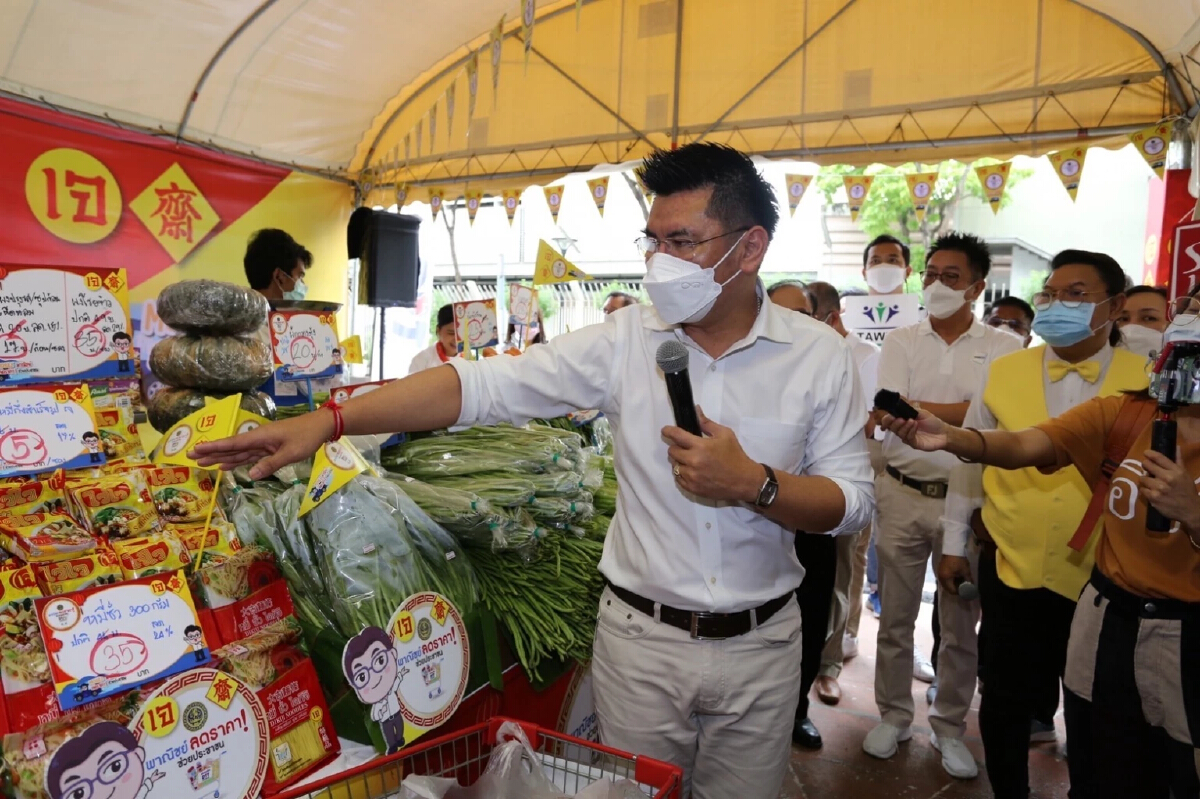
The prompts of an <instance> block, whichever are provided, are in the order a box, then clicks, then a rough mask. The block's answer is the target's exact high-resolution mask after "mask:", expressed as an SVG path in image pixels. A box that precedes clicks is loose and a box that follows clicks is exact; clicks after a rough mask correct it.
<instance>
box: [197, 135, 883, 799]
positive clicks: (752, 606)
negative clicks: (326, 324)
mask: <svg viewBox="0 0 1200 799" xmlns="http://www.w3.org/2000/svg"><path fill="white" fill-rule="evenodd" d="M640 177H641V179H642V182H643V184H644V185H645V186H646V188H647V189H648V190H649V191H651V192H653V193H654V194H655V201H654V205H653V207H652V209H651V212H650V217H649V219H648V221H647V224H646V229H645V236H643V237H642V238H641V239H639V242H638V243H639V246H640V248H641V250H642V252H643V253H644V254H646V255H647V256H649V257H648V258H647V275H646V280H645V282H644V284H643V285H644V286H645V288H646V291H647V293H648V294H649V296H650V299H651V301H652V303H653V306H646V305H639V306H634V307H630V308H622V309H621V310H619V311H617V312H615V313H613V314H611V315H610V316H609V317H608V318H607V320H606V321H605V323H604V324H600V325H593V326H591V327H586V328H583V329H581V330H576V331H574V332H571V333H567V334H565V335H562V336H558V337H557V338H555V339H554V340H553V341H551V342H550V343H549V344H546V345H544V346H540V347H533V348H531V349H530V350H529V351H528V352H526V353H525V354H524V355H522V356H521V357H520V358H490V359H486V360H482V361H465V360H460V359H454V360H452V361H451V362H450V365H451V366H452V367H453V368H452V369H429V370H426V371H424V372H420V373H418V374H415V375H412V376H410V377H407V378H405V379H403V380H399V381H396V382H394V383H390V384H388V385H386V386H384V387H382V388H380V389H379V390H377V391H373V392H371V393H369V394H365V395H361V396H358V397H354V398H352V399H351V400H350V401H348V402H347V403H346V404H345V406H343V407H342V408H340V409H333V408H327V409H322V410H320V411H317V412H316V413H315V414H311V415H309V416H306V417H297V418H294V419H290V420H285V421H281V422H275V423H272V424H270V425H264V426H263V427H260V428H258V429H257V430H255V431H252V432H250V433H246V434H243V435H241V436H238V437H235V438H233V439H228V440H226V441H222V442H216V443H214V444H211V445H206V446H203V447H200V448H198V449H197V451H196V455H197V456H198V457H201V458H203V462H204V463H206V464H209V465H211V464H216V463H223V464H225V465H226V466H231V465H232V464H235V463H237V464H241V463H252V462H256V464H255V466H254V467H253V468H252V469H251V475H252V476H253V477H255V478H262V477H265V476H266V475H269V474H271V473H273V472H274V471H276V470H277V469H279V468H280V467H281V466H282V465H284V464H285V463H289V462H293V461H296V460H299V459H301V458H305V457H308V456H309V455H310V454H311V453H313V452H314V451H315V450H316V449H317V448H318V447H320V446H321V445H322V444H323V442H325V441H327V440H328V439H329V438H330V437H331V436H332V435H333V434H334V431H335V430H337V429H339V427H340V428H341V429H342V431H343V432H344V433H345V434H347V435H358V434H362V433H366V432H368V431H380V432H383V431H393V432H394V431H416V430H431V429H437V428H442V427H448V426H451V425H456V424H457V425H471V424H492V423H495V422H500V421H513V422H517V423H521V422H525V421H527V420H529V419H531V418H543V417H554V416H559V415H562V414H564V413H566V412H568V411H573V410H576V409H578V408H595V409H598V410H600V411H601V412H603V413H604V415H605V416H606V417H608V420H609V422H610V424H611V425H612V427H613V433H614V438H615V442H616V452H615V466H616V472H617V476H618V478H619V486H620V487H619V493H618V500H617V510H616V514H615V516H614V517H613V523H612V527H611V528H610V530H609V534H608V538H607V540H606V541H605V545H604V554H603V557H602V559H601V562H600V570H601V571H602V572H603V573H604V576H605V577H606V578H607V579H608V581H609V583H610V587H609V588H608V589H606V590H605V592H604V594H603V597H602V599H601V601H600V613H599V619H598V626H597V631H596V641H595V645H594V651H593V655H594V657H593V661H592V678H593V690H594V693H595V697H596V711H597V715H598V717H599V720H600V728H601V734H602V737H603V739H604V741H605V742H606V743H608V744H610V745H612V746H614V747H617V748H620V749H624V750H627V751H631V752H637V753H639V754H644V755H648V756H650V757H655V758H659V759H662V760H667V761H670V762H672V763H676V764H679V765H680V766H682V767H683V768H684V772H685V775H686V776H685V782H686V785H685V786H684V794H685V795H686V794H687V793H688V791H689V790H690V792H691V794H692V795H693V796H695V797H697V799H729V797H739V799H774V797H776V796H778V793H779V790H780V787H781V785H782V782H783V777H784V774H785V773H786V771H787V763H788V754H789V751H790V740H789V736H788V732H789V730H790V729H791V721H792V719H793V714H794V712H795V709H796V704H797V700H798V698H799V697H798V694H799V683H800V674H799V672H800V612H799V610H798V609H797V606H796V602H795V599H794V598H793V596H794V592H795V589H796V587H797V586H798V585H799V584H800V582H801V580H802V579H803V577H804V572H803V569H802V568H801V567H800V565H799V563H798V562H797V560H796V556H795V553H794V551H793V533H792V532H791V531H792V530H795V529H798V528H802V529H805V530H807V531H809V532H811V533H819V532H827V533H830V534H839V533H842V532H852V531H854V530H860V529H862V527H863V525H864V524H866V521H867V519H868V518H869V517H870V514H871V511H872V507H873V502H872V495H871V487H870V465H869V463H868V460H867V453H866V447H865V446H864V442H863V437H862V428H863V425H864V424H865V423H866V414H865V413H864V411H863V401H864V400H863V398H862V394H861V389H860V387H859V381H858V375H857V373H856V369H855V366H854V358H853V355H852V353H851V351H850V348H849V346H848V345H847V344H846V343H845V342H844V340H842V339H841V338H840V337H839V336H837V335H836V334H835V333H834V332H833V331H832V330H830V329H829V328H828V327H826V326H824V325H821V324H819V323H817V322H815V321H813V320H811V319H806V318H805V317H803V316H801V315H799V314H793V313H785V312H782V311H780V310H779V309H778V308H776V307H775V306H774V305H773V304H772V303H770V302H764V293H765V292H764V290H763V287H762V284H761V283H760V282H758V280H757V273H758V269H759V267H760V265H761V264H762V260H763V256H764V255H765V253H766V249H767V245H768V243H769V241H770V239H771V235H772V232H773V231H774V228H775V225H776V223H777V221H778V218H779V213H778V210H777V207H776V203H775V193H774V190H773V188H772V187H771V185H770V184H769V183H767V182H766V181H765V180H764V179H763V178H762V176H761V175H759V173H758V171H757V169H756V168H755V167H754V164H753V162H752V161H751V160H750V159H749V158H748V157H747V156H745V155H744V154H742V153H739V152H737V151H736V150H733V149H731V148H728V147H724V146H721V145H717V144H711V143H698V144H689V145H687V146H684V147H681V148H679V149H678V150H673V151H662V152H658V153H655V154H654V155H652V156H650V157H649V158H647V159H646V163H645V164H644V166H643V167H642V168H641V170H640ZM667 342H671V343H672V344H673V345H682V346H683V347H684V348H686V350H687V352H688V353H689V356H690V367H689V373H690V378H691V383H692V392H693V396H694V397H695V400H696V403H697V405H698V406H699V408H700V410H698V411H697V415H698V417H699V419H700V426H701V428H702V430H703V432H704V433H705V435H704V436H703V437H701V436H695V435H692V434H691V433H687V432H685V431H683V430H681V429H680V428H679V427H677V426H675V419H674V415H673V413H672V410H671V403H670V400H669V398H668V394H667V390H666V386H665V384H664V383H665V380H664V378H663V375H662V373H661V371H660V370H659V369H658V367H657V364H656V362H655V354H656V352H657V350H658V348H659V347H660V346H661V345H662V344H664V343H667ZM339 417H340V421H341V425H339V424H338V420H339Z"/></svg>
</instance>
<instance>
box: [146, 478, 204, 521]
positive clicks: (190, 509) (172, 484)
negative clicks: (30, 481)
mask: <svg viewBox="0 0 1200 799" xmlns="http://www.w3.org/2000/svg"><path fill="white" fill-rule="evenodd" d="M144 474H145V476H146V482H147V483H148V484H149V486H150V493H151V495H152V496H153V497H154V507H155V508H156V509H157V510H158V514H159V516H161V517H162V518H163V520H164V521H167V522H171V523H172V524H195V523H197V522H198V523H203V522H204V519H205V517H207V516H208V506H209V504H210V503H211V502H212V501H213V478H212V474H211V473H209V472H207V471H204V470H203V469H189V468H188V467H186V466H152V467H150V468H148V469H145V470H144Z"/></svg>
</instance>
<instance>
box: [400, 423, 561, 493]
mask: <svg viewBox="0 0 1200 799" xmlns="http://www.w3.org/2000/svg"><path fill="white" fill-rule="evenodd" d="M541 429H542V430H548V429H549V428H541ZM571 435H573V434H571ZM575 440H576V441H578V440H579V437H578V436H575ZM579 453H580V450H579V449H572V447H571V446H570V444H569V443H568V441H566V440H564V439H560V438H558V437H556V436H555V435H551V434H548V433H537V432H533V431H532V430H529V429H524V428H515V427H472V428H471V429H469V430H463V431H461V432H458V433H454V434H452V435H438V436H430V437H428V438H420V439H417V440H415V441H407V442H405V443H403V444H398V445H397V446H395V447H391V448H389V449H388V450H387V452H385V453H383V465H384V466H385V467H387V468H388V469H390V470H392V471H397V472H400V473H402V474H406V475H408V476H409V477H416V478H417V479H421V480H423V479H426V478H428V477H438V476H452V475H464V474H478V473H480V472H495V471H509V472H514V471H516V472H527V473H531V474H541V473H543V472H555V471H558V472H568V471H572V470H573V469H575V468H576V467H577V461H578V456H579Z"/></svg>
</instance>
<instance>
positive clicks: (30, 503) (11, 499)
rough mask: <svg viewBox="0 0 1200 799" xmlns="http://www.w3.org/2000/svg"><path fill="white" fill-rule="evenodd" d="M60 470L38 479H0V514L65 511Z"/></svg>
mask: <svg viewBox="0 0 1200 799" xmlns="http://www.w3.org/2000/svg"><path fill="white" fill-rule="evenodd" d="M64 485H65V480H64V478H63V473H62V471H61V470H60V471H57V472H54V473H53V474H50V475H47V476H45V477H43V478H40V479H38V480H2V481H0V516H24V515H26V514H29V513H66V512H67V511H68V507H67V497H66V493H65V491H64Z"/></svg>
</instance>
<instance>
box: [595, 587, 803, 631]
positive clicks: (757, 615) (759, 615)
mask: <svg viewBox="0 0 1200 799" xmlns="http://www.w3.org/2000/svg"><path fill="white" fill-rule="evenodd" d="M608 587H609V589H611V590H612V592H613V593H614V594H616V595H617V598H618V599H620V600H621V601H622V602H624V603H625V604H627V605H629V606H630V607H632V608H633V609H634V610H636V611H638V612H640V613H644V614H645V615H647V616H649V617H651V618H654V605H655V604H656V603H655V602H654V600H652V599H646V597H644V596H638V595H637V594H635V593H633V592H632V591H626V590H625V589H624V588H619V587H618V586H615V585H613V584H612V583H609V584H608ZM795 598H796V592H795V591H788V592H787V593H786V594H784V595H783V596H781V597H779V598H777V599H772V600H771V601H770V602H767V603H765V604H762V605H759V606H758V607H756V608H754V609H752V610H742V611H738V612H737V613H693V612H692V611H690V610H679V609H678V608H672V607H668V606H667V605H659V606H658V620H659V621H661V622H662V623H663V624H669V625H671V626H672V627H678V628H679V629H681V630H687V631H688V632H689V633H691V636H692V638H696V639H698V640H705V641H719V640H721V639H724V638H736V637H737V636H739V635H745V634H746V633H748V632H750V631H751V630H753V629H754V628H755V627H756V626H758V625H762V624H766V623H767V620H768V619H770V618H771V617H772V616H774V615H775V614H776V613H778V612H779V611H781V610H783V608H784V607H785V606H786V605H787V603H788V602H792V601H795Z"/></svg>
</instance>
